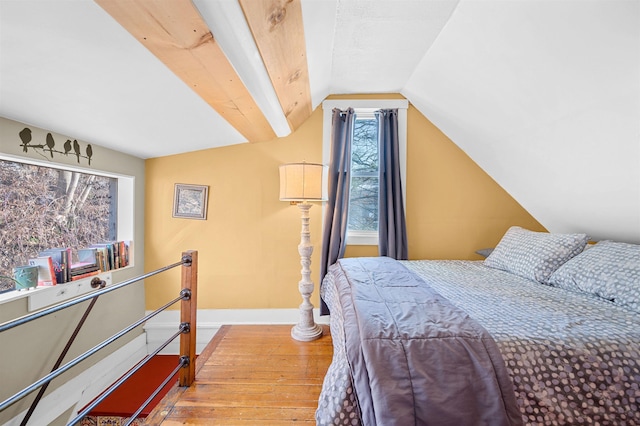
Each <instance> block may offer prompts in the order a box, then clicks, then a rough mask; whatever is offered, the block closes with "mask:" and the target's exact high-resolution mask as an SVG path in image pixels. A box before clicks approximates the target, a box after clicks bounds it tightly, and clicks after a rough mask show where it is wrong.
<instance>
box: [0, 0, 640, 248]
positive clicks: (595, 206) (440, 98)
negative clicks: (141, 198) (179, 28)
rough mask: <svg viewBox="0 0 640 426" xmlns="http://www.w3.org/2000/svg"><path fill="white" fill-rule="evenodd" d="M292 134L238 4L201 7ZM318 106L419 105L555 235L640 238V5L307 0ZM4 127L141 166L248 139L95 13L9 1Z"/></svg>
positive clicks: (69, 2) (92, 8) (65, 4)
mask: <svg viewBox="0 0 640 426" xmlns="http://www.w3.org/2000/svg"><path fill="white" fill-rule="evenodd" d="M194 4H195V5H196V7H197V8H198V9H199V11H200V13H201V14H202V16H203V18H204V20H205V21H206V22H207V23H208V25H209V27H210V28H211V31H212V33H213V35H214V37H215V39H216V40H217V41H218V42H219V43H220V46H221V47H222V49H223V50H224V51H225V53H226V54H227V56H228V58H229V60H230V61H231V62H232V63H233V64H234V67H236V70H237V72H238V73H239V75H240V76H241V78H242V79H243V81H244V83H245V85H246V86H247V88H248V89H249V90H250V91H251V92H252V94H253V95H254V98H255V100H256V103H257V104H258V105H259V106H260V108H261V109H262V110H263V111H264V113H265V116H266V117H267V119H268V120H269V122H270V123H271V125H272V127H273V128H274V131H275V132H276V134H278V135H279V136H284V135H286V134H287V133H288V132H289V129H288V126H287V125H286V121H284V119H283V117H282V114H281V111H280V110H279V106H278V102H277V99H276V98H275V93H274V90H273V88H272V87H271V85H270V84H269V81H268V78H267V77H266V76H265V74H264V67H263V65H262V63H261V60H260V57H259V54H258V53H257V51H255V44H254V42H253V40H252V38H251V33H250V31H249V29H248V27H247V25H246V22H245V21H244V18H243V15H242V12H241V9H240V7H239V5H238V3H237V1H236V0H194ZM302 11H303V20H304V26H305V41H306V46H307V59H308V65H309V77H310V84H311V94H312V104H313V107H314V108H315V107H316V106H318V105H319V104H320V102H322V100H323V99H324V98H325V97H326V96H328V95H330V94H341V93H386V92H390V93H402V94H403V95H404V96H406V97H407V98H408V99H409V101H410V102H411V103H412V104H413V105H414V106H415V107H417V108H418V109H419V110H420V111H421V112H422V113H423V114H424V115H425V116H426V117H427V118H429V120H431V121H432V122H433V123H434V124H435V125H436V126H438V127H439V128H440V129H441V130H442V131H443V132H444V133H445V134H447V136H449V137H450V138H451V139H452V140H453V141H454V142H455V143H456V144H457V145H458V146H460V147H461V148H462V149H463V150H464V151H465V152H467V153H468V154H469V155H470V156H471V158H473V159H474V160H475V161H476V162H477V163H478V164H479V165H480V166H481V167H483V168H484V169H485V170H486V171H487V172H488V173H489V174H490V175H491V176H492V177H493V178H494V179H495V180H496V181H497V182H498V183H499V184H500V185H502V186H503V187H504V188H505V189H506V190H507V191H508V192H509V193H511V195H512V196H514V198H515V199H516V200H517V201H519V202H520V203H521V204H522V205H523V206H524V207H525V208H526V209H527V210H528V211H529V212H531V213H532V214H533V215H534V217H536V218H537V219H538V220H539V221H540V222H541V223H542V224H543V225H545V226H546V227H547V228H548V229H549V230H551V231H555V232H565V231H567V232H569V231H577V230H581V231H586V232H589V233H590V234H591V235H592V236H593V237H594V238H615V239H620V240H623V241H635V242H640V1H638V0H581V1H574V0H554V1H551V0H513V1H505V0H485V1H478V0H462V1H458V0H302ZM0 116H4V117H7V118H10V119H14V120H17V121H21V122H24V123H27V124H31V125H34V126H37V127H41V128H44V129H48V130H51V131H54V132H57V133H61V134H64V135H68V136H70V137H73V138H77V139H81V140H85V141H88V142H91V143H93V144H97V145H102V146H105V147H108V148H112V149H116V150H119V151H122V152H126V153H129V154H132V155H135V156H138V157H141V158H150V157H157V156H164V155H170V154H175V153H180V152H186V151H193V150H199V149H205V148H211V147H217V146H225V145H231V144H237V143H243V142H245V140H244V138H243V137H242V135H240V134H239V133H238V132H237V131H236V130H235V129H234V128H232V127H231V126H230V125H229V124H227V123H226V122H225V121H224V120H223V119H222V118H221V117H220V116H219V115H218V114H217V113H216V112H215V111H214V110H213V109H212V108H211V107H209V106H208V105H207V104H206V103H205V102H204V101H202V100H201V99H200V98H199V97H198V96H197V95H196V94H195V93H194V92H192V91H191V90H190V89H189V88H188V87H187V86H186V85H185V84H184V83H183V82H182V81H181V80H180V79H178V78H177V77H175V76H174V75H173V74H172V73H171V72H170V71H169V70H168V69H167V68H166V67H165V66H164V65H163V64H162V63H161V62H160V61H159V60H158V59H156V57H155V56H153V55H152V54H151V53H150V52H149V51H147V50H146V49H145V48H144V47H143V46H142V45H141V44H140V43H138V42H137V41H136V40H135V39H134V38H133V36H131V35H130V34H129V33H128V32H127V31H126V30H124V29H123V28H122V27H120V25H119V24H118V23H116V22H115V21H114V20H113V18H111V16H109V15H108V14H107V13H106V12H104V11H103V10H102V9H101V8H100V7H99V6H98V5H97V4H96V3H94V2H93V1H89V0H0Z"/></svg>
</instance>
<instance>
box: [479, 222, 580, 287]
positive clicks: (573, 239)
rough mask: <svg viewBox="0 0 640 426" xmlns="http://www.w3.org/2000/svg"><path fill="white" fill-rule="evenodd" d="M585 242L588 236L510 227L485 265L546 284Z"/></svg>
mask: <svg viewBox="0 0 640 426" xmlns="http://www.w3.org/2000/svg"><path fill="white" fill-rule="evenodd" d="M588 239H589V237H587V234H555V233H548V232H534V231H529V230H527V229H524V228H521V227H519V226H512V227H511V228H509V229H508V230H507V232H506V233H505V234H504V236H503V237H502V239H501V240H500V242H499V243H498V245H497V246H496V248H495V249H494V250H493V252H491V254H490V255H489V256H488V257H487V258H486V259H485V260H484V264H485V265H486V266H488V267H490V268H495V269H501V270H503V271H507V272H510V273H512V274H515V275H519V276H521V277H524V278H528V279H530V280H534V281H538V282H540V283H543V284H547V281H548V279H549V277H550V276H551V274H553V272H555V270H556V269H558V268H559V267H560V266H561V265H562V264H563V263H565V262H566V261H568V260H569V259H571V258H572V257H574V256H576V255H577V254H578V253H581V252H582V251H583V250H584V247H585V245H586V244H587V241H588Z"/></svg>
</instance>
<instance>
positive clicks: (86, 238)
mask: <svg viewBox="0 0 640 426" xmlns="http://www.w3.org/2000/svg"><path fill="white" fill-rule="evenodd" d="M116 191H117V179H114V178H108V177H104V176H97V175H91V174H87V173H80V172H71V171H67V170H59V169H53V168H49V167H42V166H35V165H30V164H22V163H16V162H11V161H2V160H0V204H1V205H2V209H1V211H0V275H3V276H9V277H11V276H13V267H14V266H20V265H27V264H28V260H29V259H30V258H33V257H37V255H38V253H39V252H41V251H43V250H46V249H48V248H54V247H71V248H73V249H78V248H84V247H86V246H89V245H91V244H94V243H98V242H102V241H107V240H115V239H116V207H117V206H116V199H117V197H116ZM12 288H14V285H13V282H12V281H10V280H6V279H1V280H0V291H4V290H9V289H12Z"/></svg>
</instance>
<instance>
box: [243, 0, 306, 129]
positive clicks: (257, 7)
mask: <svg viewBox="0 0 640 426" xmlns="http://www.w3.org/2000/svg"><path fill="white" fill-rule="evenodd" d="M239 1H240V6H241V7H242V10H243V12H244V14H245V17H246V19H247V23H248V24H249V28H251V32H252V34H253V38H254V39H255V41H256V45H257V46H258V50H259V51H260V55H261V56H262V60H263V61H264V64H265V67H266V68H267V72H268V73H269V77H270V78H271V83H272V84H273V87H274V89H275V91H276V94H277V96H278V99H279V100H280V105H281V106H282V110H283V111H284V114H285V116H286V117H287V121H288V122H289V126H291V128H292V129H293V130H295V129H297V128H298V127H300V125H301V124H302V123H303V122H304V121H305V120H306V119H307V118H308V117H309V116H310V115H311V113H312V108H311V90H310V88H309V69H308V67H307V52H306V46H305V38H304V26H303V23H302V6H301V4H300V0H239Z"/></svg>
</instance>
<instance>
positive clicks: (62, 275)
mask: <svg viewBox="0 0 640 426" xmlns="http://www.w3.org/2000/svg"><path fill="white" fill-rule="evenodd" d="M46 256H50V257H51V261H52V262H53V270H54V272H55V276H56V283H57V284H63V283H66V282H68V281H71V274H70V273H69V250H68V249H65V248H55V249H47V250H43V251H41V252H40V253H38V257H46Z"/></svg>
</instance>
